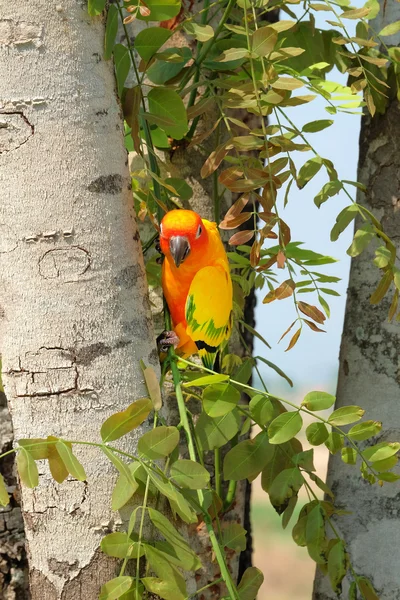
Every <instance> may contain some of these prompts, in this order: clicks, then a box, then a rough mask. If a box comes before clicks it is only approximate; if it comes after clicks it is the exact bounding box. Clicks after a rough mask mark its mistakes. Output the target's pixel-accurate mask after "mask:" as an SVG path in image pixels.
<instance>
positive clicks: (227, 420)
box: [196, 411, 240, 451]
mask: <svg viewBox="0 0 400 600" xmlns="http://www.w3.org/2000/svg"><path fill="white" fill-rule="evenodd" d="M239 427H240V419H239V417H238V415H237V414H236V411H232V412H230V413H228V414H226V415H224V416H222V417H217V418H216V419H212V418H211V417H209V416H208V415H207V414H206V413H205V412H202V413H201V415H200V417H199V419H198V421H197V423H196V433H197V435H198V438H199V441H200V444H201V447H202V449H203V450H204V451H208V450H215V448H221V446H224V445H225V444H226V443H227V442H229V440H231V439H232V438H233V436H235V435H236V434H237V432H238V431H239Z"/></svg>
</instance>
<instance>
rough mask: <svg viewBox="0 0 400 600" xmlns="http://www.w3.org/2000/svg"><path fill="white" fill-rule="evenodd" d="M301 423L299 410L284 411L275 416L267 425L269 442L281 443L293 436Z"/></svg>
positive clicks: (297, 431) (300, 426)
mask: <svg viewBox="0 0 400 600" xmlns="http://www.w3.org/2000/svg"><path fill="white" fill-rule="evenodd" d="M302 425H303V419H302V418H301V415H300V413H299V411H297V410H296V411H291V412H285V413H282V414H281V415H279V416H278V417H276V419H274V420H273V421H272V423H271V424H270V426H269V427H268V435H269V441H270V443H271V444H283V443H284V442H287V441H289V440H291V439H292V438H293V437H295V436H296V435H297V434H298V433H299V431H300V429H301V428H302Z"/></svg>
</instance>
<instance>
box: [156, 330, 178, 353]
mask: <svg viewBox="0 0 400 600" xmlns="http://www.w3.org/2000/svg"><path fill="white" fill-rule="evenodd" d="M179 342H180V339H179V337H178V336H177V335H176V333H175V331H163V332H162V333H161V334H160V335H159V336H158V338H157V346H158V349H159V351H160V352H168V350H169V348H170V347H171V346H173V347H174V348H176V347H177V346H178V344H179Z"/></svg>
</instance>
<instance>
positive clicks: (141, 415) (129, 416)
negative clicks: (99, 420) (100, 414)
mask: <svg viewBox="0 0 400 600" xmlns="http://www.w3.org/2000/svg"><path fill="white" fill-rule="evenodd" d="M152 408H153V405H152V402H151V400H149V399H148V398H141V399H140V400H136V402H132V404H130V405H129V406H128V408H126V409H125V410H123V411H121V412H117V413H115V414H113V415H111V417H109V418H108V419H107V420H106V421H104V423H103V425H102V426H101V430H100V434H101V439H102V440H103V442H112V441H113V440H118V439H119V438H121V437H122V436H124V435H126V434H127V433H129V432H130V431H132V430H133V429H135V428H136V427H138V426H139V425H140V424H141V423H143V422H144V421H145V420H146V419H147V417H148V416H149V414H150V411H151V410H152Z"/></svg>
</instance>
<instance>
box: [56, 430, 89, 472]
mask: <svg viewBox="0 0 400 600" xmlns="http://www.w3.org/2000/svg"><path fill="white" fill-rule="evenodd" d="M56 448H57V451H58V454H59V455H60V457H61V460H62V461H63V463H64V465H65V468H66V469H67V471H68V473H70V474H71V475H72V477H75V479H77V480H78V481H85V480H86V473H85V469H84V468H83V466H82V465H81V463H80V462H79V460H78V459H77V458H76V456H75V455H74V453H73V452H72V450H71V448H70V447H69V446H68V445H67V444H65V443H64V442H63V441H61V440H60V441H59V442H57V443H56Z"/></svg>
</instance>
